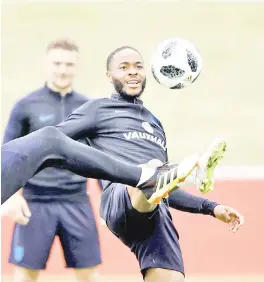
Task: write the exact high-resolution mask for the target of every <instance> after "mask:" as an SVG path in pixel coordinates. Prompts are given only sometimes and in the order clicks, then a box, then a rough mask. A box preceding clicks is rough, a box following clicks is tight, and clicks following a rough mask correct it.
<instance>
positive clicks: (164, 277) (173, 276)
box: [144, 268, 184, 282]
mask: <svg viewBox="0 0 264 282" xmlns="http://www.w3.org/2000/svg"><path fill="white" fill-rule="evenodd" d="M144 280H145V282H160V281H166V282H184V275H183V274H182V273H181V272H178V271H174V270H170V269H164V268H149V269H148V270H147V271H146V275H145V279H144Z"/></svg>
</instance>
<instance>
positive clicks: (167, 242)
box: [130, 203, 184, 281]
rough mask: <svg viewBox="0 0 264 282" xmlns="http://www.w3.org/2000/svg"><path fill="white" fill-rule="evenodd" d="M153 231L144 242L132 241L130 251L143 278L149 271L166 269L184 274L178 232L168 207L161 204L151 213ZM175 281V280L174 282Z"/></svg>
mask: <svg viewBox="0 0 264 282" xmlns="http://www.w3.org/2000/svg"><path fill="white" fill-rule="evenodd" d="M151 220H153V222H154V223H153V224H154V230H153V231H152V232H151V233H150V234H149V236H148V237H147V238H146V239H145V240H144V241H136V240H134V241H132V242H131V244H130V249H131V250H132V251H133V252H134V254H135V255H136V257H137V259H138V262H139V265H140V269H141V272H142V274H143V277H145V275H146V274H147V272H148V271H149V269H158V268H160V269H168V270H172V271H173V272H169V274H172V273H174V272H175V273H176V272H180V273H182V274H184V265H183V258H182V252H181V248H180V245H179V236H178V232H177V230H176V229H175V227H174V224H173V222H172V217H171V214H170V212H169V210H168V207H167V206H166V205H165V204H164V203H161V204H160V205H159V207H158V209H157V210H156V212H155V213H153V215H152V218H151ZM176 281H177V280H176Z"/></svg>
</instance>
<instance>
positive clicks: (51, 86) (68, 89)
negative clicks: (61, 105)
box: [47, 81, 72, 96]
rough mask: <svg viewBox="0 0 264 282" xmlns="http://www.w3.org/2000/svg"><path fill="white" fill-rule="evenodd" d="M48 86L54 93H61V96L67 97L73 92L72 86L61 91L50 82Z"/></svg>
mask: <svg viewBox="0 0 264 282" xmlns="http://www.w3.org/2000/svg"><path fill="white" fill-rule="evenodd" d="M47 86H48V88H49V89H51V90H52V91H54V92H57V93H60V95H61V96H65V95H66V94H68V93H70V92H72V85H69V86H68V87H67V88H64V89H61V88H59V87H56V85H54V84H53V83H51V82H50V81H47Z"/></svg>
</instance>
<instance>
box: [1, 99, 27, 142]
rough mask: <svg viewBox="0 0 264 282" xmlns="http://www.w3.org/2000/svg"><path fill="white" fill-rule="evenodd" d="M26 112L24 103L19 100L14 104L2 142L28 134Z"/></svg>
mask: <svg viewBox="0 0 264 282" xmlns="http://www.w3.org/2000/svg"><path fill="white" fill-rule="evenodd" d="M26 112H27V111H26V110H25V105H24V103H22V102H21V101H19V102H18V103H16V104H15V106H14V107H13V109H12V110H11V113H10V116H9V120H8V123H7V126H6V129H5V133H4V138H3V143H7V142H9V141H11V140H14V139H16V138H19V137H22V136H24V135H26V134H28V117H27V113H26Z"/></svg>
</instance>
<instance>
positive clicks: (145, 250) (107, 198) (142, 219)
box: [101, 183, 184, 276]
mask: <svg viewBox="0 0 264 282" xmlns="http://www.w3.org/2000/svg"><path fill="white" fill-rule="evenodd" d="M101 217H102V218H103V219H104V220H105V221H106V224H107V226H108V228H109V229H110V230H111V231H112V232H113V233H114V234H115V235H116V236H117V237H118V238H119V239H120V240H121V241H122V242H123V243H124V244H125V245H126V246H128V247H129V248H130V249H131V251H132V252H133V253H134V254H135V255H136V257H137V260H138V262H139V265H140V269H141V272H142V274H143V276H144V275H145V273H146V270H147V269H148V268H165V269H171V270H175V271H178V272H182V273H183V274H184V266H183V259H182V253H181V249H180V246H179V241H178V239H179V236H178V233H177V231H176V229H175V227H174V225H173V222H172V217H171V214H170V212H169V210H168V207H167V206H166V205H165V204H164V203H163V202H162V203H161V204H160V205H159V207H158V208H157V209H156V210H154V211H153V212H151V213H145V214H142V213H139V212H138V211H136V210H135V209H134V208H133V207H132V205H131V201H130V197H129V194H128V192H127V189H126V186H125V185H123V184H116V183H114V184H111V186H110V187H108V188H107V189H106V190H105V191H104V192H103V195H102V201H101Z"/></svg>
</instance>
